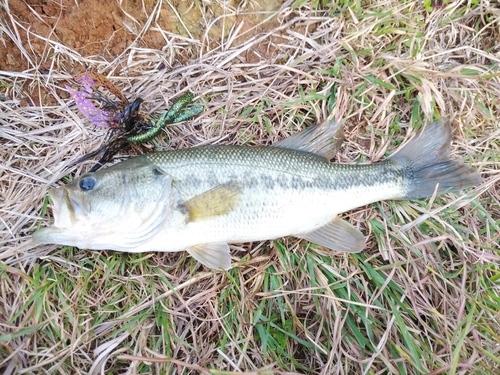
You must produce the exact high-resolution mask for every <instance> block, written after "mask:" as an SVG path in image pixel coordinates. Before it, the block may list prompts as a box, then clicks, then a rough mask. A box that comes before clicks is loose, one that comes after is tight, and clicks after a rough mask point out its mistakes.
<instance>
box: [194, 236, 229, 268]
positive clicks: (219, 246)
mask: <svg viewBox="0 0 500 375" xmlns="http://www.w3.org/2000/svg"><path fill="white" fill-rule="evenodd" d="M186 251H187V252H188V253H189V255H191V256H192V257H193V258H194V259H196V260H197V261H198V262H200V263H201V264H203V265H205V266H207V267H210V268H215V269H220V270H221V269H222V270H228V269H230V268H231V255H229V246H228V244H227V243H225V242H215V243H208V244H200V245H194V246H190V247H188V248H187V249H186Z"/></svg>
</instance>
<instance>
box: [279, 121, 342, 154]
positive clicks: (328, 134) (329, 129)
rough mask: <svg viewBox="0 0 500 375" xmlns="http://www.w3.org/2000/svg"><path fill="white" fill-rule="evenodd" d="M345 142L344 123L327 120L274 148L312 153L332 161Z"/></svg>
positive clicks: (282, 141)
mask: <svg viewBox="0 0 500 375" xmlns="http://www.w3.org/2000/svg"><path fill="white" fill-rule="evenodd" d="M343 141H344V134H343V130H342V123H340V122H337V121H335V120H327V121H325V122H324V123H322V124H318V125H313V126H309V127H308V128H306V129H304V130H302V131H300V132H298V133H296V134H293V135H291V136H290V137H288V138H285V139H283V140H281V141H279V142H276V143H274V144H273V145H272V146H273V147H280V148H289V149H292V150H298V151H306V152H312V153H314V154H317V155H320V156H323V157H324V158H325V159H328V160H330V159H332V158H333V157H334V156H335V155H336V154H337V152H338V151H339V150H340V146H341V145H342V142H343Z"/></svg>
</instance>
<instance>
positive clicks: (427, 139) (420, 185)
mask: <svg viewBox="0 0 500 375" xmlns="http://www.w3.org/2000/svg"><path fill="white" fill-rule="evenodd" d="M451 138H452V130H451V125H450V120H449V119H447V118H442V119H441V120H437V121H434V122H433V123H431V124H429V125H427V126H426V127H425V129H424V130H423V131H422V133H421V134H420V135H419V136H417V137H415V138H413V139H412V140H410V141H409V142H408V143H407V144H406V145H405V146H403V148H401V149H400V150H399V151H398V152H397V153H395V154H394V155H392V156H391V157H390V158H389V160H390V161H392V162H395V163H397V164H398V165H399V166H400V167H401V168H402V169H403V175H404V176H405V182H404V184H405V193H404V195H403V196H402V197H401V198H400V199H420V198H426V197H430V196H432V195H433V194H434V192H437V194H442V193H447V192H453V191H458V190H461V189H464V188H466V187H470V186H475V185H478V184H480V183H481V176H480V174H479V173H478V172H477V171H476V170H475V169H474V168H472V167H470V166H468V165H466V164H464V163H463V162H460V161H453V160H451V159H450V154H451V150H450V144H451Z"/></svg>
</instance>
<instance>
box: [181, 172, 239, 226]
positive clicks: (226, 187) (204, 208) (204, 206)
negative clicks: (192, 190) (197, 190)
mask: <svg viewBox="0 0 500 375" xmlns="http://www.w3.org/2000/svg"><path fill="white" fill-rule="evenodd" d="M240 195H241V185H240V184H239V183H237V182H228V183H225V184H221V185H219V186H216V187H214V188H213V189H210V190H208V191H206V192H204V193H201V194H199V195H197V196H195V197H193V198H191V199H189V200H188V201H186V202H184V203H183V206H184V208H185V209H186V211H187V213H188V222H190V221H200V220H208V219H211V218H213V217H217V216H221V215H227V214H228V213H230V212H231V211H233V210H234V208H235V207H236V205H237V204H238V202H239V200H240Z"/></svg>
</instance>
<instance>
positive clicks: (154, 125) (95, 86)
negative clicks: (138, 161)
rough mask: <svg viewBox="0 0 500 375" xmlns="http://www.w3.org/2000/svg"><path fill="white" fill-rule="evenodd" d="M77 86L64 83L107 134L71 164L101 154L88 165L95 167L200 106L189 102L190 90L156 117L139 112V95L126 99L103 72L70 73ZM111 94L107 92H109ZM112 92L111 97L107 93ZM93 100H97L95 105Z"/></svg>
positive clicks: (191, 114)
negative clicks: (104, 141) (102, 140)
mask: <svg viewBox="0 0 500 375" xmlns="http://www.w3.org/2000/svg"><path fill="white" fill-rule="evenodd" d="M73 78H74V79H75V81H76V82H77V83H78V87H77V88H74V87H72V86H66V89H67V90H68V92H69V93H70V94H71V96H72V98H73V99H74V100H75V103H76V105H77V107H78V109H79V110H80V111H81V112H82V113H83V114H84V115H85V116H86V117H87V118H88V119H89V120H90V121H92V122H93V123H94V125H96V126H99V127H102V128H108V129H109V130H110V135H109V137H108V140H107V141H106V143H105V145H104V146H102V147H101V148H99V149H98V150H96V151H94V152H92V153H90V154H87V155H85V156H83V157H82V158H80V159H78V160H77V161H76V163H75V164H79V163H81V162H83V161H85V160H88V159H91V158H93V157H95V156H97V155H99V154H102V156H101V158H100V159H99V161H98V163H97V164H96V165H94V166H93V167H92V168H91V170H90V171H91V172H95V171H97V170H98V169H99V168H100V167H101V166H102V165H104V164H105V163H106V162H108V161H110V160H111V159H112V157H113V156H114V155H115V154H117V153H118V152H120V151H122V150H124V149H125V148H127V147H128V146H129V145H130V144H143V143H146V142H149V141H151V140H152V139H154V138H155V137H156V136H157V135H158V134H159V133H160V132H161V131H162V130H163V129H164V128H165V126H166V125H168V124H174V123H178V122H182V121H185V120H188V119H190V118H193V117H195V116H197V115H198V114H200V113H201V112H202V111H203V109H204V106H202V105H196V104H195V105H192V106H189V107H188V105H189V104H191V101H192V100H193V94H191V93H187V94H185V95H183V96H181V97H180V98H179V99H178V100H177V101H176V102H175V103H174V104H173V105H172V107H171V108H170V109H169V110H168V111H167V112H166V113H165V114H164V115H162V116H160V117H159V118H156V119H155V118H153V117H151V116H149V115H146V114H140V113H139V107H140V105H141V103H142V102H143V99H142V98H137V99H135V100H134V101H133V102H132V103H129V102H128V100H127V99H126V98H125V96H124V95H123V94H122V93H121V92H120V90H119V89H118V88H117V87H116V86H114V85H113V83H112V82H111V81H110V80H109V79H107V78H106V77H105V76H103V75H102V74H99V73H93V72H86V73H82V74H78V75H75V76H74V77H73ZM110 94H111V95H110ZM112 96H114V98H113V99H112V98H111V97H112ZM94 103H98V104H99V107H97V106H96V105H95V104H94Z"/></svg>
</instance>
